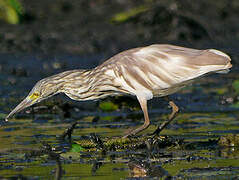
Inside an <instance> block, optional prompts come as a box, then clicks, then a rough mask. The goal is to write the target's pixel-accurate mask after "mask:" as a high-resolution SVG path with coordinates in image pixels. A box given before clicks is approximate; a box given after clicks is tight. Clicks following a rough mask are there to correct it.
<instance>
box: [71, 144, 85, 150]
mask: <svg viewBox="0 0 239 180" xmlns="http://www.w3.org/2000/svg"><path fill="white" fill-rule="evenodd" d="M84 150H85V149H84V148H83V147H81V145H79V144H72V147H71V152H81V151H84Z"/></svg>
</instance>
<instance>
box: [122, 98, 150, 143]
mask: <svg viewBox="0 0 239 180" xmlns="http://www.w3.org/2000/svg"><path fill="white" fill-rule="evenodd" d="M137 98H138V101H139V104H140V106H141V109H142V111H143V113H144V124H143V125H142V126H140V127H138V128H137V129H135V130H133V131H131V132H129V133H128V134H126V135H125V136H123V138H127V137H128V136H132V135H135V134H137V133H139V132H141V131H143V130H145V129H147V128H148V127H149V124H150V120H149V115H148V109H147V100H146V99H145V98H140V97H137Z"/></svg>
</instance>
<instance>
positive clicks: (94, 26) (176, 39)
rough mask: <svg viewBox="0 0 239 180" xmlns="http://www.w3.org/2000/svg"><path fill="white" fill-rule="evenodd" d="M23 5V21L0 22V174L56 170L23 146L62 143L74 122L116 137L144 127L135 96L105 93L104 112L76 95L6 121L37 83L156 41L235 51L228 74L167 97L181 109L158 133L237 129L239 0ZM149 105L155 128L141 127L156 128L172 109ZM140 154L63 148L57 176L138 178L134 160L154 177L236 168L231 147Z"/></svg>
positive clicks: (199, 137) (208, 174) (43, 175)
mask: <svg viewBox="0 0 239 180" xmlns="http://www.w3.org/2000/svg"><path fill="white" fill-rule="evenodd" d="M2 2H4V0H1V1H0V6H2V5H1V3H2ZM19 2H20V3H21V5H22V7H23V9H24V13H23V14H22V15H20V21H19V23H18V24H15V25H12V24H9V23H7V22H6V21H4V16H2V18H1V21H0V119H1V120H2V121H1V123H0V124H1V127H0V139H1V141H0V142H1V145H0V147H1V151H0V162H1V164H0V177H5V178H9V179H10V178H13V179H14V178H15V179H16V178H17V177H18V178H20V179H21V178H22V179H24V178H27V179H52V178H54V176H55V171H54V169H55V167H58V166H57V165H58V163H56V161H55V160H49V159H47V158H46V157H44V156H43V157H42V156H40V157H37V158H26V157H25V155H26V152H28V151H29V150H31V149H39V148H40V147H42V144H41V142H42V141H47V142H48V143H49V144H51V145H52V146H53V147H58V146H62V144H64V143H62V142H61V143H59V142H58V141H57V138H56V136H59V135H61V134H62V133H63V132H64V130H65V129H66V128H67V127H68V126H69V125H70V124H71V123H73V122H75V121H76V120H78V121H79V125H78V126H77V129H76V130H75V131H74V134H73V139H74V140H77V139H79V138H81V136H82V135H89V134H90V133H93V132H95V133H97V134H98V135H100V136H102V137H112V136H120V135H122V134H124V132H125V131H127V129H128V128H132V127H135V126H138V125H140V124H142V120H143V119H142V118H143V115H142V113H141V111H140V109H139V107H138V103H137V101H136V100H135V99H134V98H125V99H120V100H119V99H117V98H116V99H115V98H113V99H112V98H111V99H106V100H104V101H106V102H113V104H115V105H118V106H117V108H116V109H114V110H113V111H111V112H106V111H104V110H103V109H102V108H101V104H102V102H104V101H99V102H95V101H90V102H75V101H72V100H70V99H68V98H66V97H65V96H64V95H58V96H56V97H53V98H51V99H49V100H47V101H44V102H42V103H41V104H39V105H36V106H34V107H33V108H29V109H27V110H26V111H23V112H22V113H19V114H18V115H16V117H15V118H13V119H11V120H10V121H9V122H8V123H5V122H4V121H3V120H4V117H5V116H6V115H7V114H8V113H9V112H10V110H11V109H12V108H13V107H14V106H16V105H17V104H18V103H19V102H20V101H21V100H22V99H23V97H25V96H26V95H27V94H28V92H29V91H30V89H31V88H32V87H33V86H34V84H35V83H36V82H37V81H38V80H40V79H42V78H44V77H47V76H49V75H52V74H55V73H58V72H62V71H65V70H69V69H78V68H81V69H85V68H93V67H95V66H97V65H98V64H100V63H101V62H103V61H104V60H106V59H107V58H109V57H111V56H112V55H114V54H116V53H118V52H120V51H122V50H126V49H129V48H133V47H139V46H144V45H150V44H153V43H170V44H175V45H183V46H187V47H192V48H199V49H206V48H215V49H219V50H221V51H223V52H226V53H227V54H229V55H230V56H231V58H232V64H233V68H232V71H231V72H230V73H229V74H226V75H219V74H216V75H212V76H210V77H207V78H203V79H201V80H198V81H197V82H196V83H195V84H194V86H191V87H188V88H186V89H184V90H183V91H181V92H179V93H177V94H176V95H173V96H172V98H173V99H174V100H175V101H176V103H177V104H178V105H179V106H180V108H181V114H180V115H179V117H178V118H177V120H176V121H175V122H174V123H173V124H172V125H171V126H170V127H169V128H167V129H166V130H164V131H163V132H162V133H163V134H164V135H170V136H172V137H178V138H181V139H185V140H186V141H188V142H192V143H193V142H198V141H203V142H207V141H208V140H209V139H214V140H215V139H218V138H220V137H221V136H225V135H228V134H234V135H237V134H238V113H237V111H238V107H239V103H238V92H239V91H238V89H239V87H238V86H237V85H235V84H236V83H237V82H238V77H239V74H238V66H237V64H238V54H239V53H238V52H239V51H238V40H239V33H238V32H239V31H238V30H239V24H238V19H239V14H238V10H239V2H238V1H237V0H233V1H226V0H218V1H208V0H202V1H189V0H183V1H175V0H170V1H154V0H138V1H127V0H121V1H106V0H98V1H83V0H80V1H79V0H71V1H68V0H65V1H64V0H55V1H53V2H51V1H47V0H41V1H35V0H21V1H19ZM0 14H1V13H0ZM118 17H120V18H118ZM149 112H150V118H151V120H152V123H153V125H152V126H151V127H150V128H149V129H148V130H147V132H152V131H153V130H154V129H155V125H157V124H158V123H159V122H161V121H160V120H162V119H165V116H164V115H165V114H167V113H169V109H168V108H167V102H164V100H160V99H155V100H152V101H150V102H149ZM97 119H98V120H97ZM132 151H133V152H132ZM145 151H147V150H146V149H140V150H138V149H133V150H127V149H126V150H122V151H120V152H116V151H111V152H107V154H106V155H102V154H100V153H96V152H93V153H79V152H78V153H73V154H72V152H69V150H66V151H65V153H63V154H61V163H62V167H63V171H64V173H62V176H63V178H65V179H71V178H73V177H74V178H76V179H77V178H82V179H84V178H85V179H100V178H102V179H103V178H104V179H105V178H107V179H120V178H128V179H133V177H134V176H144V174H141V175H139V174H137V173H136V174H137V175H135V173H133V172H134V171H133V170H132V168H131V167H132V164H133V165H135V163H136V162H132V159H138V160H140V162H144V163H145V162H146V163H148V166H149V167H150V168H148V169H150V170H149V171H150V172H151V171H152V172H154V173H148V174H147V175H146V176H147V177H150V178H153V177H167V176H168V174H170V175H171V176H172V177H174V178H175V179H177V178H180V177H181V178H183V179H186V178H189V179H190V178H192V179H200V177H202V176H203V177H204V178H205V179H207V178H211V179H213V178H214V179H218V178H221V179H228V178H237V177H238V175H239V172H238V168H239V164H238V151H237V148H236V147H232V148H229V149H227V148H226V149H224V148H219V147H218V146H213V145H212V146H207V145H205V146H202V147H201V146H196V147H194V148H192V149H190V150H188V149H187V150H185V149H183V150H182V149H181V150H175V149H174V150H171V151H170V150H168V149H165V150H164V149H162V150H161V151H159V152H158V151H157V152H154V155H155V156H157V158H152V157H151V156H146V155H145ZM147 153H148V152H147ZM69 157H72V158H73V159H70V158H69ZM188 158H189V159H188ZM190 158H191V159H190ZM99 164H100V165H99ZM136 164H137V163H136ZM97 166H99V167H98V168H96V167H97ZM133 167H134V166H133ZM155 169H156V170H155ZM153 170H155V171H153ZM155 172H156V173H155Z"/></svg>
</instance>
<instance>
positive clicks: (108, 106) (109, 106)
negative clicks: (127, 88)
mask: <svg viewBox="0 0 239 180" xmlns="http://www.w3.org/2000/svg"><path fill="white" fill-rule="evenodd" d="M99 107H100V109H101V110H102V111H115V110H117V109H118V105H116V104H114V103H112V102H111V101H108V102H101V103H100V105H99Z"/></svg>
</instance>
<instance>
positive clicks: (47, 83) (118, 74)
mask: <svg viewBox="0 0 239 180" xmlns="http://www.w3.org/2000/svg"><path fill="white" fill-rule="evenodd" d="M230 61H231V59H230V57H229V56H228V55H226V54H225V53H223V52H221V51H218V50H214V49H207V50H196V49H190V48H184V47H179V46H173V45H158V44H155V45H151V46H147V47H141V48H135V49H130V50H127V51H124V52H121V53H119V54H117V55H115V56H113V57H112V58H110V59H109V60H107V61H105V62H104V63H103V64H101V65H99V66H97V67H96V68H94V69H91V70H72V71H66V72H63V73H60V74H56V75H54V76H51V77H48V78H45V79H42V80H40V81H39V82H38V83H37V84H36V85H35V86H34V88H33V89H32V91H31V92H30V93H29V95H28V96H27V97H26V98H25V99H24V100H23V101H22V102H21V103H20V104H19V105H18V106H17V107H16V108H15V109H14V110H13V111H12V112H11V113H10V114H9V115H8V116H7V117H6V120H7V119H8V118H9V117H10V116H12V115H13V114H15V113H17V112H19V111H21V110H22V109H24V108H26V107H28V106H31V105H32V104H35V103H37V102H40V101H42V100H43V99H46V98H48V97H50V96H52V95H55V94H57V93H65V94H66V95H67V96H69V97H70V98H71V99H74V100H79V101H83V100H93V99H99V98H104V97H106V96H109V95H118V94H130V95H133V96H136V97H137V99H138V101H139V103H140V105H141V108H142V110H143V112H144V117H145V122H144V125H143V126H141V127H139V128H138V129H136V130H134V131H132V132H131V133H129V134H127V135H126V136H128V135H135V134H137V133H138V132H140V131H142V130H144V129H146V128H147V127H148V126H149V124H150V121H149V117H148V112H147V100H149V99H152V98H153V97H154V96H158V97H163V96H167V95H169V94H172V93H174V92H177V91H178V90H180V89H181V88H183V87H184V86H186V85H187V84H189V83H191V82H192V81H194V80H195V79H196V78H198V77H201V76H203V75H205V74H208V73H211V72H222V71H228V69H229V68H231V67H232V65H231V63H230ZM170 105H171V106H172V108H173V113H172V114H171V116H170V117H171V118H169V122H170V121H171V120H172V119H173V118H174V117H175V114H176V112H177V111H178V108H177V106H176V105H175V104H174V103H173V102H170ZM169 122H168V123H169ZM166 124H167V123H166ZM126 136H125V137H126Z"/></svg>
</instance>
